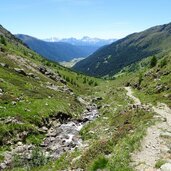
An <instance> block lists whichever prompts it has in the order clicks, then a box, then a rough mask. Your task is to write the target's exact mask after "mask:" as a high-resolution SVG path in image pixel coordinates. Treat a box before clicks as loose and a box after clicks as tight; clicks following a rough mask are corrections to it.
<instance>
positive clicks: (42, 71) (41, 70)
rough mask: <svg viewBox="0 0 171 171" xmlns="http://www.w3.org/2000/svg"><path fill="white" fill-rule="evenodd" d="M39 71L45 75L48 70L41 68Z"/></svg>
mask: <svg viewBox="0 0 171 171" xmlns="http://www.w3.org/2000/svg"><path fill="white" fill-rule="evenodd" d="M38 70H39V71H40V72H41V73H42V74H45V72H47V69H46V68H45V67H44V66H40V67H39V68H38Z"/></svg>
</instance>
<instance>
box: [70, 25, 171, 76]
mask: <svg viewBox="0 0 171 171" xmlns="http://www.w3.org/2000/svg"><path fill="white" fill-rule="evenodd" d="M168 50H171V23H169V24H165V25H160V26H156V27H152V28H150V29H147V30H145V31H143V32H140V33H134V34H131V35H129V36H127V37H125V38H123V39H120V40H118V41H116V42H114V43H112V44H110V45H106V46H104V47H102V48H100V49H99V50H97V51H96V52H95V53H93V54H92V55H90V56H89V57H88V58H86V59H84V60H82V61H80V62H78V63H77V64H76V65H75V66H74V67H73V69H74V70H76V71H79V72H82V73H85V74H88V75H91V76H98V77H102V76H106V75H113V74H115V73H117V72H118V71H120V70H121V69H123V68H124V67H125V66H128V65H130V64H132V63H135V62H137V61H139V60H141V59H143V58H146V57H149V56H152V55H156V54H159V53H165V52H167V51H168Z"/></svg>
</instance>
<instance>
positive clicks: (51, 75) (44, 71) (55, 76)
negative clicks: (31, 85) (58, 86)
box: [38, 66, 66, 84]
mask: <svg viewBox="0 0 171 171" xmlns="http://www.w3.org/2000/svg"><path fill="white" fill-rule="evenodd" d="M38 70H39V71H40V72H41V73H42V74H44V75H46V76H47V77H49V78H51V79H52V80H54V81H60V82H61V83H63V84H66V81H65V80H64V79H63V78H61V77H60V75H59V74H57V73H54V72H52V71H50V70H47V69H46V68H45V67H44V66H40V67H38Z"/></svg>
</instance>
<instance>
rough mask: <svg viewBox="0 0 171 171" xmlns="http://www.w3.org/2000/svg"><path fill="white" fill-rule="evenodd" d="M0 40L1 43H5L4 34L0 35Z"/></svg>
mask: <svg viewBox="0 0 171 171" xmlns="http://www.w3.org/2000/svg"><path fill="white" fill-rule="evenodd" d="M0 42H1V43H2V44H3V45H5V46H6V45H7V43H6V40H5V38H4V36H2V35H1V36H0Z"/></svg>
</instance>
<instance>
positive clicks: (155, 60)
mask: <svg viewBox="0 0 171 171" xmlns="http://www.w3.org/2000/svg"><path fill="white" fill-rule="evenodd" d="M156 64H157V58H156V57H155V56H153V57H152V58H151V61H150V67H151V68H153V67H155V66H156Z"/></svg>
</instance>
